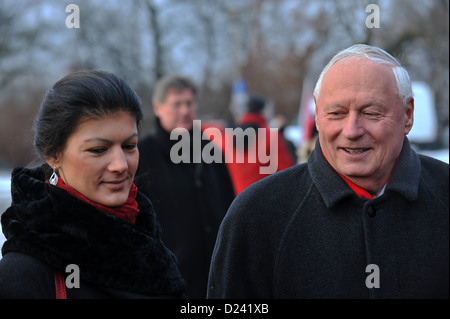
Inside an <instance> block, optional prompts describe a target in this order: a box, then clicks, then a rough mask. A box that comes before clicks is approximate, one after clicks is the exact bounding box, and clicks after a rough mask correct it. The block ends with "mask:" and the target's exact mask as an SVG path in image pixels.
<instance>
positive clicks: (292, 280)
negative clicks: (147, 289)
mask: <svg viewBox="0 0 450 319" xmlns="http://www.w3.org/2000/svg"><path fill="white" fill-rule="evenodd" d="M314 98H315V102H316V113H315V123H316V127H317V130H318V132H319V135H318V140H317V142H316V145H315V148H314V150H313V151H312V153H311V154H310V156H309V158H308V161H307V162H306V163H304V164H300V165H297V166H295V167H293V168H289V169H286V170H284V171H282V172H279V173H277V174H274V175H272V176H269V177H267V178H264V179H263V180H262V181H260V182H258V183H255V184H254V185H252V186H250V187H248V188H247V189H246V190H245V191H243V192H242V193H241V194H239V196H238V197H237V198H236V200H235V201H234V202H233V204H232V205H231V207H230V209H229V210H228V213H227V215H226V217H225V219H224V221H223V223H222V225H221V228H220V230H219V234H218V239H217V244H216V247H215V250H214V254H213V258H212V262H211V271H210V276H209V283H208V298H230V299H232V298H256V299H264V298H328V299H329V298H351V299H353V298H445V299H448V297H449V183H448V182H449V179H448V178H449V175H448V173H449V166H448V164H446V163H444V162H441V161H439V160H436V159H434V158H431V157H427V156H424V155H420V154H417V153H416V152H415V151H414V150H413V149H412V148H411V146H410V143H409V141H408V138H407V137H406V135H407V134H408V133H409V131H410V130H411V127H412V125H413V119H414V115H413V113H414V98H413V94H412V89H411V83H410V79H409V75H408V72H407V71H406V70H405V69H404V68H403V67H402V65H401V64H400V63H399V62H398V61H397V60H396V59H395V58H394V57H392V56H391V55H390V54H388V53H387V52H386V51H384V50H382V49H380V48H377V47H374V46H368V45H363V44H357V45H354V46H351V47H349V48H347V49H345V50H343V51H341V52H339V53H337V54H336V55H335V56H334V57H333V58H332V60H331V61H330V62H329V63H328V64H327V66H326V67H325V68H324V70H323V71H322V73H321V75H320V77H319V80H318V82H317V84H316V87H315V91H314Z"/></svg>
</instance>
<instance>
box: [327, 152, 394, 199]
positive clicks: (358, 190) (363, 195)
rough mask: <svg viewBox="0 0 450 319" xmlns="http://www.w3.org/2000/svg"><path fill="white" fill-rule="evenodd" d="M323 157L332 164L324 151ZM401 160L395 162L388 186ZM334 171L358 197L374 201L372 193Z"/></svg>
mask: <svg viewBox="0 0 450 319" xmlns="http://www.w3.org/2000/svg"><path fill="white" fill-rule="evenodd" d="M322 155H323V157H324V158H325V160H326V161H327V163H328V164H330V162H328V160H327V158H326V157H325V154H324V153H323V151H322ZM399 159H400V155H399V156H398V157H397V159H396V160H395V164H394V167H393V168H392V171H391V175H389V178H388V181H387V182H386V186H387V184H389V182H390V181H391V177H392V174H394V170H395V167H396V166H397V163H398V160H399ZM330 166H331V164H330ZM331 168H333V169H334V167H333V166H331ZM334 171H335V172H336V173H338V174H339V176H340V177H341V178H342V179H343V180H344V181H345V182H346V183H347V185H348V186H349V187H350V188H351V189H352V190H353V191H354V192H355V193H356V195H357V196H358V197H361V198H366V199H373V196H372V195H370V193H369V192H368V191H367V190H365V189H364V188H362V187H360V186H358V185H356V184H355V183H353V182H352V181H351V180H349V179H348V178H347V177H345V176H344V175H342V174H341V173H339V172H338V171H336V170H335V169H334Z"/></svg>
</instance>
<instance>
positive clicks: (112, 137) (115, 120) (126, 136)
mask: <svg viewBox="0 0 450 319" xmlns="http://www.w3.org/2000/svg"><path fill="white" fill-rule="evenodd" d="M137 142H138V131H137V126H136V119H135V118H134V117H133V116H131V114H130V113H128V112H124V111H118V112H116V113H113V114H111V115H107V116H105V117H103V118H101V119H84V120H83V119H82V120H81V121H80V124H79V126H78V128H77V129H76V130H75V132H74V133H72V135H70V136H69V138H68V140H67V143H66V147H65V149H64V151H63V152H62V154H59V155H58V156H57V158H56V160H54V161H49V160H48V161H47V162H48V163H49V164H50V165H52V167H54V166H56V167H57V170H58V173H59V177H60V178H62V179H63V181H64V183H65V184H66V185H68V186H70V187H72V188H74V189H75V190H77V191H78V192H80V193H81V194H83V195H84V196H85V197H86V198H88V199H89V200H91V201H93V202H95V203H98V204H101V205H104V206H109V207H115V206H120V205H123V204H124V203H125V202H126V201H127V199H128V194H129V191H130V188H131V186H132V183H133V178H134V174H135V173H136V169H137V166H138V162H139V151H138V149H137Z"/></svg>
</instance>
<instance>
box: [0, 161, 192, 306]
mask: <svg viewBox="0 0 450 319" xmlns="http://www.w3.org/2000/svg"><path fill="white" fill-rule="evenodd" d="M50 174H51V170H50V167H49V166H48V165H46V164H45V165H43V166H41V167H38V168H35V169H27V168H16V169H14V171H13V173H12V181H11V193H12V205H11V207H10V208H8V209H7V210H6V211H5V212H4V213H3V215H2V217H1V222H2V228H3V232H4V234H5V237H6V239H7V241H6V242H5V243H4V245H3V247H2V254H3V258H2V259H1V260H0V298H55V296H56V294H55V280H54V270H59V271H61V272H63V273H65V270H66V267H67V266H68V265H70V264H75V265H77V266H78V267H79V270H80V280H81V282H80V288H71V289H66V290H67V297H68V298H154V297H156V298H165V297H168V298H172V297H179V296H182V294H183V291H184V281H183V279H182V278H181V275H180V273H179V271H178V268H177V265H176V259H175V256H174V255H173V254H172V253H171V252H170V251H169V250H168V249H167V248H166V247H165V245H164V244H163V242H162V241H161V229H160V226H159V224H158V221H157V219H156V215H155V212H154V210H153V207H152V204H151V202H150V201H149V200H148V199H147V197H145V195H143V194H141V193H140V192H138V194H137V197H136V200H137V202H138V206H139V215H138V217H137V220H136V223H135V225H132V224H130V223H127V222H125V221H123V220H122V219H119V218H117V217H114V216H111V215H108V214H106V213H103V212H101V211H99V210H97V209H96V208H95V207H93V206H91V205H89V204H87V203H85V202H83V201H81V200H79V199H77V198H75V197H73V196H72V195H70V194H69V193H68V192H66V191H65V190H63V189H60V188H58V187H56V186H52V185H49V184H48V183H45V180H46V179H48V177H49V176H50ZM69 274H70V273H66V275H69Z"/></svg>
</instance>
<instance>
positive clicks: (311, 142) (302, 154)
mask: <svg viewBox="0 0 450 319" xmlns="http://www.w3.org/2000/svg"><path fill="white" fill-rule="evenodd" d="M318 134H319V133H318V132H317V127H316V125H315V124H314V125H313V127H312V129H311V135H310V137H309V138H308V139H307V140H305V141H304V142H303V143H302V144H301V145H300V147H299V148H298V150H297V152H298V161H299V163H306V162H307V161H308V157H309V155H310V154H311V152H312V151H313V150H314V147H315V146H316V140H317V137H318Z"/></svg>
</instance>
